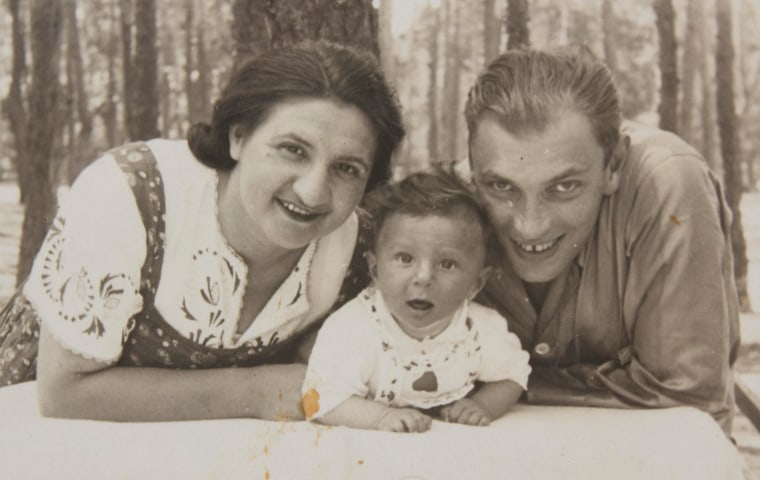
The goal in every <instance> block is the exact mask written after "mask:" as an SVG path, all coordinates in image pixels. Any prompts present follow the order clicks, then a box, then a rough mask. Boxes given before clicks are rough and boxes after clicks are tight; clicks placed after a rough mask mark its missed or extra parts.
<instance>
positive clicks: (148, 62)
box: [128, 0, 160, 140]
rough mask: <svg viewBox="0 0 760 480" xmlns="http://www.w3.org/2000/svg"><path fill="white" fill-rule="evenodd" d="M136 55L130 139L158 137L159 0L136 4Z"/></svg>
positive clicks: (145, 0) (133, 61)
mask: <svg viewBox="0 0 760 480" xmlns="http://www.w3.org/2000/svg"><path fill="white" fill-rule="evenodd" d="M135 7H136V8H135V24H136V29H135V56H134V58H133V60H132V65H133V69H134V71H135V76H134V84H133V85H134V88H135V90H134V92H132V95H131V98H133V99H134V100H135V103H134V105H132V109H133V112H134V117H133V118H134V123H133V124H132V125H131V127H130V128H129V129H128V130H129V131H130V133H131V135H130V140H148V139H151V138H155V137H158V136H159V135H160V132H159V130H158V105H159V100H158V48H157V45H156V0H137V2H136V4H135Z"/></svg>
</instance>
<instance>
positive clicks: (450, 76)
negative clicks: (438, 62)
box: [438, 0, 462, 162]
mask: <svg viewBox="0 0 760 480" xmlns="http://www.w3.org/2000/svg"><path fill="white" fill-rule="evenodd" d="M459 14H460V11H459V2H457V1H456V0H447V1H446V30H445V31H446V38H447V41H446V55H445V59H446V64H445V70H444V74H443V95H444V101H443V112H442V113H443V132H442V134H443V151H442V152H440V151H439V154H441V155H442V158H439V159H438V160H440V161H443V162H452V161H456V160H457V151H458V148H459V135H458V133H459V132H458V128H459V117H460V115H461V113H460V108H459V86H460V75H461V72H462V55H461V51H460V48H461V47H460V37H461V29H460V18H459V16H460V15H459Z"/></svg>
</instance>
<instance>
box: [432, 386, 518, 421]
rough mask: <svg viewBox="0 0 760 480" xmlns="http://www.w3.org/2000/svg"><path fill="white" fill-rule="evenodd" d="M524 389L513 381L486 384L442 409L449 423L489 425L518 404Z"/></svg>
mask: <svg viewBox="0 0 760 480" xmlns="http://www.w3.org/2000/svg"><path fill="white" fill-rule="evenodd" d="M522 392H523V388H522V387H521V386H520V385H519V384H518V383H516V382H513V381H512V380H501V381H498V382H486V383H483V384H481V385H480V388H478V389H477V390H476V391H475V393H473V394H471V395H470V396H468V397H465V398H462V399H459V400H457V401H455V402H453V403H450V404H448V405H445V406H444V407H442V408H441V417H442V418H443V419H444V420H446V421H447V422H455V423H464V424H465V425H488V424H490V423H491V421H493V420H495V419H497V418H499V417H501V416H502V415H504V414H505V413H507V410H509V409H510V408H511V407H512V405H514V404H515V403H517V401H518V400H519V399H520V395H522Z"/></svg>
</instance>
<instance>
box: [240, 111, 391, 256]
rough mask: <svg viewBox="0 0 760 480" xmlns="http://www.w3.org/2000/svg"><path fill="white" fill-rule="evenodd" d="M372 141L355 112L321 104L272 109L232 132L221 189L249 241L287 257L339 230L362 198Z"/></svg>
mask: <svg viewBox="0 0 760 480" xmlns="http://www.w3.org/2000/svg"><path fill="white" fill-rule="evenodd" d="M376 137H377V135H376V133H375V129H374V128H373V126H372V124H371V122H370V120H369V119H368V118H367V116H366V115H365V114H364V113H363V112H362V111H361V110H360V109H359V108H357V107H355V106H353V105H350V104H346V103H343V102H341V101H338V100H334V99H328V98H297V99H289V100H285V101H283V102H280V103H278V104H276V105H274V106H273V107H272V108H271V110H270V111H269V112H268V114H267V116H266V117H265V119H264V121H263V122H262V123H261V124H260V125H259V126H258V127H257V128H256V129H255V130H254V131H252V132H251V133H249V134H248V135H241V132H240V130H239V129H234V128H233V129H232V130H231V132H230V156H231V157H232V158H233V159H234V160H236V161H237V162H238V163H237V165H236V166H235V167H234V168H233V170H232V172H231V173H230V178H229V184H228V188H227V190H228V191H229V192H236V194H235V195H236V197H237V198H235V199H234V200H233V205H236V209H238V210H239V211H238V213H239V218H240V222H245V223H244V224H243V226H244V228H245V231H246V232H247V234H248V235H249V236H250V238H252V239H255V241H258V242H263V243H264V245H267V246H269V247H275V248H281V249H286V250H290V249H297V248H300V247H303V246H305V245H307V244H308V243H309V242H311V241H313V240H315V239H317V238H320V237H322V236H323V235H326V234H327V233H330V232H331V231H333V230H334V229H336V228H337V227H338V226H339V225H341V224H342V223H343V222H344V221H345V220H346V219H347V218H348V216H349V215H350V214H351V212H352V211H353V209H354V208H355V207H356V205H357V204H358V203H359V200H360V199H361V198H362V195H363V194H364V188H365V186H366V184H367V178H368V176H369V173H370V171H371V170H372V162H373V159H374V154H375V148H376Z"/></svg>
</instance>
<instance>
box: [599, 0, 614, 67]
mask: <svg viewBox="0 0 760 480" xmlns="http://www.w3.org/2000/svg"><path fill="white" fill-rule="evenodd" d="M615 23H616V22H615V11H614V10H613V9H612V0H602V35H603V38H602V46H603V48H604V63H606V64H607V67H609V69H610V71H611V72H613V73H617V71H618V62H617V55H616V51H615V26H616V25H615Z"/></svg>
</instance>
